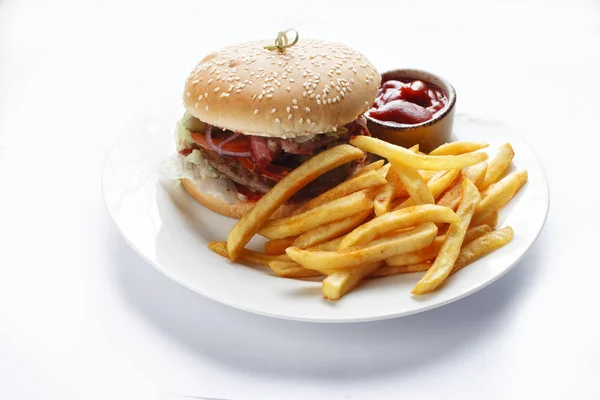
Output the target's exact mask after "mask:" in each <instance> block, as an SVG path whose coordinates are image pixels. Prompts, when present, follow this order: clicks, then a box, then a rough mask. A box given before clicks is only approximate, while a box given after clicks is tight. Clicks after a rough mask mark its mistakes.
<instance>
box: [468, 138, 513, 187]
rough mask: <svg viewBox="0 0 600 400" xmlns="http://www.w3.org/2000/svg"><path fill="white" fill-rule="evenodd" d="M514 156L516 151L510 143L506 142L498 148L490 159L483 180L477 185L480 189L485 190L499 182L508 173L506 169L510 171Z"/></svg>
mask: <svg viewBox="0 0 600 400" xmlns="http://www.w3.org/2000/svg"><path fill="white" fill-rule="evenodd" d="M514 156H515V152H514V151H513V148H512V146H511V145H510V144H508V143H506V144H503V145H502V146H500V148H499V149H498V154H497V155H496V157H494V159H493V160H492V161H490V164H489V166H488V168H487V172H486V174H485V177H484V179H483V182H481V183H480V184H479V185H477V187H478V188H479V190H480V191H483V190H485V189H487V188H488V187H489V186H490V185H492V184H494V183H496V182H498V181H499V180H500V178H502V176H503V175H504V174H505V173H506V171H508V168H509V167H510V163H511V162H512V160H513V158H514Z"/></svg>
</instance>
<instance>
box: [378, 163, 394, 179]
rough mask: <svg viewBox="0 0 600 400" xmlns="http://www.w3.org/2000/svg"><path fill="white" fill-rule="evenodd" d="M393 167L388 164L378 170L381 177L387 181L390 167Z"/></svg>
mask: <svg viewBox="0 0 600 400" xmlns="http://www.w3.org/2000/svg"><path fill="white" fill-rule="evenodd" d="M391 166H392V164H390V163H387V164H385V165H384V166H383V167H381V168H379V169H378V170H377V172H379V175H381V176H383V177H384V178H386V179H387V174H388V172H389V171H390V167H391Z"/></svg>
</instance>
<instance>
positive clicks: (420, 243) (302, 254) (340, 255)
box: [286, 222, 437, 271]
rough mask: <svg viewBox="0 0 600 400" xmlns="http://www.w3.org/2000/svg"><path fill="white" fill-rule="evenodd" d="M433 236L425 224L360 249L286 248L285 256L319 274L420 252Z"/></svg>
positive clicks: (433, 231) (432, 229)
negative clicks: (320, 249) (312, 249)
mask: <svg viewBox="0 0 600 400" xmlns="http://www.w3.org/2000/svg"><path fill="white" fill-rule="evenodd" d="M436 233H437V227H436V226H435V224H434V223H433V222H428V223H425V224H423V225H421V226H419V227H416V228H414V229H411V230H410V231H406V232H401V233H399V234H398V235H395V236H392V237H386V238H382V239H379V240H376V241H374V242H372V243H370V244H369V245H368V246H365V247H361V248H351V249H348V250H345V251H310V250H302V249H299V248H297V247H290V248H288V249H287V250H286V253H287V254H288V255H289V256H290V258H291V259H292V260H294V261H296V262H297V263H298V264H300V265H302V266H303V267H304V268H308V269H316V270H319V271H323V270H340V269H342V270H343V269H348V268H354V267H359V266H361V265H365V264H370V263H374V262H377V261H382V260H385V259H386V258H389V257H391V256H394V255H396V254H402V253H406V252H409V251H414V250H418V249H421V248H423V247H425V246H427V245H429V244H430V243H431V242H432V241H433V239H434V238H435V235H436Z"/></svg>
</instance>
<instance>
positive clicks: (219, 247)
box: [208, 242, 292, 267]
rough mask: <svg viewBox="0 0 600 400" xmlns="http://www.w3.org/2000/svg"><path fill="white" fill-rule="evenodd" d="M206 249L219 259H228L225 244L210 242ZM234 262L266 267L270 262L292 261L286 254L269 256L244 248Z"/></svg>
mask: <svg viewBox="0 0 600 400" xmlns="http://www.w3.org/2000/svg"><path fill="white" fill-rule="evenodd" d="M208 248H209V249H210V251H212V252H213V253H216V254H218V255H220V256H221V257H225V258H230V257H229V253H228V252H227V243H226V242H210V243H209V244H208ZM236 261H239V262H242V263H246V264H250V265H261V266H267V267H268V266H269V263H270V262H272V261H285V262H291V261H292V260H291V259H290V258H289V256H288V255H287V254H281V255H270V254H264V253H259V252H258V251H253V250H249V249H246V248H244V249H242V250H241V251H240V253H239V256H238V259H237V260H236Z"/></svg>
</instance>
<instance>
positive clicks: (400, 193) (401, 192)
mask: <svg viewBox="0 0 600 400" xmlns="http://www.w3.org/2000/svg"><path fill="white" fill-rule="evenodd" d="M439 172H440V171H426V170H424V169H421V170H419V175H421V177H423V181H425V182H429V181H430V180H431V179H433V178H435V177H436V176H437V174H438V173H439ZM386 179H387V177H386ZM388 180H389V179H388ZM396 187H397V188H398V189H397V190H396V194H395V195H394V198H395V199H396V198H398V197H408V196H409V194H408V191H407V190H406V187H405V186H404V185H403V184H402V181H401V180H400V177H397V180H396Z"/></svg>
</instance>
